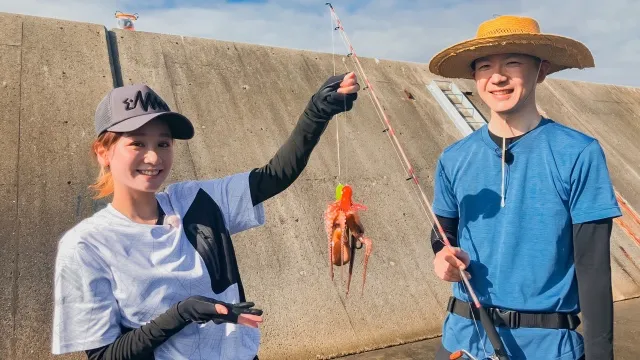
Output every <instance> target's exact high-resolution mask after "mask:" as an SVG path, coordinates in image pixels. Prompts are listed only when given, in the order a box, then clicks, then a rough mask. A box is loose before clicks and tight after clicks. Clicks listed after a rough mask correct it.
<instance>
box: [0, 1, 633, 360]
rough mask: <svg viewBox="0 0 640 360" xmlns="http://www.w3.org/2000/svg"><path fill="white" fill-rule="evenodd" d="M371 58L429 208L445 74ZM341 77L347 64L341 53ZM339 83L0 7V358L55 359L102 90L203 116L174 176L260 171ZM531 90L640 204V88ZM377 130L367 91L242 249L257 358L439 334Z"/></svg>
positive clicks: (246, 54)
mask: <svg viewBox="0 0 640 360" xmlns="http://www.w3.org/2000/svg"><path fill="white" fill-rule="evenodd" d="M361 60H362V62H363V66H364V68H365V70H366V71H367V75H368V76H369V78H370V80H371V82H372V83H373V84H374V86H375V89H376V93H377V95H378V96H379V98H380V100H381V102H382V105H383V106H384V107H385V110H386V111H387V113H388V115H389V117H390V120H391V123H392V126H393V127H394V129H395V131H396V132H397V135H398V137H399V139H400V141H401V142H402V145H403V147H404V149H405V151H406V154H407V156H408V158H409V159H410V161H411V162H412V164H413V165H414V167H415V170H416V172H417V175H418V177H419V178H420V180H421V181H422V186H423V190H424V191H425V193H426V194H427V195H428V196H429V197H430V198H431V197H432V192H433V189H432V182H433V180H432V174H433V171H434V164H435V161H436V159H437V157H438V155H439V154H440V152H441V151H442V149H443V148H444V147H446V146H447V145H449V144H451V143H452V142H454V141H455V140H457V139H459V138H460V134H459V133H458V131H457V130H456V128H455V127H454V126H453V123H452V122H451V121H450V120H449V119H448V118H447V115H446V114H445V112H444V111H443V110H442V109H441V108H440V107H439V105H438V104H437V102H436V101H435V100H434V98H433V97H432V96H431V94H429V92H428V91H427V90H426V85H427V84H428V83H429V82H430V81H431V80H433V79H435V78H436V77H435V76H434V75H432V74H430V73H429V72H428V70H427V66H426V64H413V63H404V62H396V61H374V59H361ZM345 63H346V64H348V65H349V67H350V68H351V69H352V68H353V66H352V65H351V64H350V60H348V59H347V60H346V62H345ZM336 66H337V71H342V70H344V65H342V57H336ZM332 73H333V63H332V56H331V54H323V53H315V52H308V51H299V50H289V49H283V48H272V47H265V46H257V45H249V44H239V43H230V42H223V41H216V40H206V39H197V38H187V37H181V36H170V35H162V34H152V33H142V32H127V31H120V30H115V31H107V30H106V29H105V28H104V27H103V26H101V25H95V24H86V23H78V22H68V21H58V20H52V19H44V18H36V17H28V16H19V15H13V14H3V13H0V90H1V91H2V96H0V130H1V133H0V134H1V135H0V136H1V137H0V139H2V141H1V142H0V144H1V148H0V151H2V153H3V154H4V156H2V157H1V158H0V179H1V182H0V185H1V186H0V194H1V196H2V198H1V201H0V206H2V208H1V209H2V210H4V213H5V214H6V215H5V216H4V217H3V220H2V223H1V224H0V225H1V228H0V234H1V235H2V239H3V240H4V241H2V242H1V243H0V246H1V247H2V261H1V262H0V275H2V277H1V278H0V297H1V299H2V300H3V301H2V302H1V303H0V306H1V307H2V308H1V309H2V310H3V311H4V314H5V316H3V317H2V319H1V320H0V321H1V323H0V325H1V326H0V358H3V359H4V358H7V359H49V358H53V356H52V355H51V354H50V343H51V331H55V329H52V328H51V320H52V296H53V292H52V282H53V266H54V260H55V253H56V247H57V241H58V239H59V237H60V235H61V234H62V233H63V232H64V231H66V230H67V229H69V228H70V227H72V226H73V225H74V224H76V223H77V222H78V221H80V220H81V219H82V218H84V217H86V216H89V215H91V214H92V213H93V212H94V211H96V210H97V209H99V208H100V207H102V206H104V202H94V201H93V200H91V198H90V196H89V193H88V191H87V186H88V185H89V184H90V183H91V182H92V181H93V180H94V179H95V176H96V175H97V168H96V166H95V164H94V163H93V161H92V159H91V158H90V157H89V155H88V154H89V145H90V143H91V141H92V139H93V115H94V111H95V108H96V106H97V104H98V102H99V101H100V99H101V98H102V97H103V96H104V94H105V93H106V92H107V91H108V90H109V89H111V88H112V87H113V86H114V85H119V84H130V83H137V82H146V83H148V84H149V85H150V86H151V87H152V88H154V89H155V90H156V91H157V92H158V93H159V94H160V95H161V96H162V97H163V98H164V99H165V100H166V101H167V102H168V104H169V106H170V107H171V108H172V109H173V110H177V111H180V112H182V113H184V114H185V115H186V116H188V117H189V118H190V119H191V120H192V121H193V122H194V125H195V127H196V136H195V138H194V139H192V140H190V141H189V142H188V143H186V142H179V143H178V146H177V148H176V159H175V164H174V168H173V172H172V175H171V177H170V179H169V182H174V181H181V180H186V179H193V178H200V179H203V178H211V177H219V176H224V175H228V174H231V173H234V172H239V171H246V170H249V169H251V168H254V167H259V166H262V165H264V164H265V163H266V162H267V161H268V160H269V159H270V158H271V156H272V155H273V154H274V153H275V151H277V149H278V147H279V146H280V145H281V144H282V143H283V142H284V141H285V140H286V138H287V137H288V135H289V133H290V131H291V130H292V129H293V127H294V125H295V123H296V121H297V119H298V116H299V115H300V113H301V111H302V110H303V109H304V107H305V106H306V104H307V102H308V100H309V97H310V96H311V94H312V93H313V92H315V91H316V90H317V88H318V87H319V86H320V85H321V84H322V83H323V82H324V80H325V79H326V78H327V77H328V76H330V75H331V74H332ZM457 83H458V84H459V85H460V87H462V88H465V89H468V90H470V91H474V90H475V89H473V86H472V84H471V83H469V82H457ZM406 92H409V93H411V95H412V99H410V98H408V97H407V95H406ZM538 94H539V95H538V96H539V100H540V106H541V108H542V109H543V110H544V111H545V112H547V114H548V115H549V116H550V117H552V118H554V119H555V120H557V121H558V122H561V123H565V124H567V125H569V126H573V127H576V128H578V129H579V130H582V131H585V132H587V133H589V134H590V135H593V136H596V137H597V138H599V139H600V140H601V142H602V144H603V147H604V148H605V152H606V154H607V160H608V162H609V166H610V169H611V173H612V179H613V182H614V185H615V186H616V189H617V190H618V191H619V193H620V194H621V196H622V197H624V199H626V201H628V203H629V206H630V208H635V209H640V182H638V174H640V159H639V157H640V151H639V150H640V145H638V141H637V138H638V137H640V121H639V120H638V114H640V90H638V89H633V88H619V87H615V86H606V85H597V84H589V83H578V82H570V81H561V80H550V81H548V82H545V83H544V85H543V86H541V87H540V88H539V91H538ZM476 97H477V96H476ZM471 98H472V100H474V99H473V96H471ZM478 107H479V108H480V109H481V111H483V112H484V113H485V114H486V108H483V107H482V106H480V105H479V106H478ZM336 120H337V121H336ZM605 124H608V125H609V126H606V125H605ZM336 127H339V132H340V155H341V157H340V168H341V171H340V177H339V178H338V156H337V151H336V145H337V144H336ZM384 128H385V127H384V125H383V124H382V123H381V121H380V120H379V118H378V116H377V114H376V112H375V110H374V108H373V106H372V105H371V101H370V99H369V97H368V95H367V92H366V91H362V92H361V94H360V97H359V100H358V102H357V104H356V106H355V107H354V109H353V110H352V111H351V112H349V113H347V114H346V116H339V117H338V118H336V119H334V121H332V123H331V124H330V125H329V127H328V129H327V131H326V133H325V134H324V136H323V138H322V140H321V141H320V143H319V144H318V146H317V148H316V150H315V151H314V154H313V155H312V157H311V160H310V162H309V165H308V166H307V168H306V170H305V172H304V173H303V174H302V176H301V177H300V178H299V179H298V180H297V181H296V182H295V183H294V185H292V186H291V187H290V188H289V189H287V190H286V191H285V192H283V193H282V194H280V195H279V196H277V197H276V198H273V199H271V200H268V201H267V202H266V204H265V206H266V219H267V223H266V225H265V226H264V227H262V228H258V229H252V230H250V231H247V232H244V233H241V234H239V235H237V236H235V237H234V246H235V249H236V253H237V256H238V262H239V265H240V271H241V274H242V276H243V281H244V285H245V290H246V293H247V297H248V299H249V300H251V301H255V302H256V303H257V304H258V306H259V307H261V308H262V309H264V310H265V324H264V326H263V331H262V333H263V340H262V345H261V350H260V354H259V355H260V358H261V359H315V358H317V357H329V356H334V355H340V354H347V353H353V352H360V351H364V350H367V349H374V348H379V347H384V346H389V345H392V344H398V343H404V342H409V341H414V340H418V339H423V338H427V337H434V336H438V335H439V334H440V326H441V322H442V319H443V317H444V308H445V305H446V300H447V298H448V294H449V287H448V285H446V284H443V283H442V282H441V281H439V280H438V279H437V278H436V277H435V275H434V274H433V271H432V260H433V255H432V252H431V249H430V245H429V242H428V232H429V229H430V224H429V222H428V221H427V219H426V215H425V213H424V210H423V209H422V208H421V206H420V203H419V201H418V197H417V193H416V191H415V188H414V187H413V185H412V183H411V182H410V181H407V180H406V173H405V172H404V170H403V167H402V166H401V163H400V161H399V160H398V158H397V156H396V154H395V151H394V148H393V147H392V145H391V142H390V141H389V138H388V135H387V134H386V133H385V132H383V130H384ZM605 130H607V131H609V130H610V131H612V133H608V132H605ZM338 181H341V182H343V183H349V184H352V185H353V186H354V200H355V201H357V202H360V203H364V204H365V205H367V206H368V207H369V210H367V211H364V212H363V213H362V220H363V223H364V226H365V228H366V231H367V233H368V235H369V236H370V237H371V238H372V240H373V246H374V252H373V255H372V257H371V258H370V260H369V267H368V274H367V284H366V287H365V290H364V295H363V296H362V297H360V292H359V290H360V286H361V282H362V263H361V260H362V251H360V252H358V253H357V254H356V264H355V266H354V275H353V282H352V294H351V295H350V296H349V297H348V298H345V296H344V293H345V287H344V285H343V284H344V283H343V282H341V281H340V272H339V270H340V269H336V270H338V271H337V272H336V281H335V282H334V283H332V282H331V281H330V279H329V272H328V267H327V255H326V249H327V246H326V236H325V233H324V228H323V221H322V212H323V211H324V209H325V207H326V205H327V204H328V203H329V202H330V201H331V200H332V199H333V197H334V189H335V186H336V184H337V182H338ZM625 216H626V217H625V218H624V220H625V221H626V222H625V223H624V224H623V225H625V224H628V227H629V229H630V230H625V228H624V227H623V226H621V225H620V224H616V228H615V229H614V238H613V244H612V259H613V261H612V267H613V278H614V296H615V298H616V299H617V300H620V299H626V298H631V297H637V296H640V285H638V284H639V283H640V268H639V267H638V266H639V263H640V260H639V259H640V246H639V245H640V244H637V243H635V241H634V240H633V238H632V236H630V235H629V233H631V234H634V233H635V234H640V229H638V228H637V227H636V226H640V223H638V224H637V225H636V223H635V222H634V221H635V220H634V219H633V214H632V213H628V214H626V215H625ZM57 358H68V359H83V358H86V357H85V356H84V355H83V354H73V355H68V356H62V357H57Z"/></svg>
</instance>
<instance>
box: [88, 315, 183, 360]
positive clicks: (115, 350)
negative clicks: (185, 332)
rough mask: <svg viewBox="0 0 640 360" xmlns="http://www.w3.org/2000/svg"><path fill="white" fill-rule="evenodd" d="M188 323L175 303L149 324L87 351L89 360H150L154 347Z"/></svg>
mask: <svg viewBox="0 0 640 360" xmlns="http://www.w3.org/2000/svg"><path fill="white" fill-rule="evenodd" d="M188 323H189V322H187V321H186V320H185V319H183V318H182V317H181V316H180V314H179V313H178V310H177V305H175V306H172V307H171V308H170V309H169V310H167V311H166V312H165V313H164V314H162V315H160V316H158V317H157V318H155V319H154V320H152V321H151V322H149V323H148V324H145V325H143V326H142V327H140V328H138V329H133V330H131V331H129V332H127V333H125V334H123V335H120V336H119V337H118V338H117V339H116V341H114V342H113V343H112V344H109V345H106V346H103V347H100V348H97V349H92V350H87V351H85V352H86V353H87V358H88V359H89V360H150V359H153V350H154V349H156V348H157V347H158V346H160V345H162V344H163V343H164V342H165V341H166V340H167V339H169V338H170V337H171V336H173V335H174V334H176V333H178V332H179V331H180V330H182V329H183V328H184V327H185V326H186V325H187V324H188Z"/></svg>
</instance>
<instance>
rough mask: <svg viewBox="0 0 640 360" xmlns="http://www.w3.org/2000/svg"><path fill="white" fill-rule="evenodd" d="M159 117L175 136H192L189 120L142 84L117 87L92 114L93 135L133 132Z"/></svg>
mask: <svg viewBox="0 0 640 360" xmlns="http://www.w3.org/2000/svg"><path fill="white" fill-rule="evenodd" d="M160 117H161V118H162V119H163V120H165V121H166V122H167V125H169V129H171V136H172V137H173V138H174V139H181V140H188V139H191V138H192V137H193V134H194V129H193V125H192V124H191V121H190V120H189V119H187V118H186V117H185V116H184V115H182V114H179V113H177V112H173V111H171V109H169V106H168V105H167V103H166V102H164V100H162V98H161V97H160V96H159V95H158V94H156V92H155V91H153V90H152V89H151V88H150V87H149V86H147V85H145V84H133V85H126V86H122V87H117V88H114V89H112V90H111V91H109V93H108V94H107V95H106V96H105V97H104V98H103V99H102V101H101V102H100V104H98V108H97V109H96V114H95V128H96V136H100V134H102V133H103V132H105V131H113V132H128V131H133V130H135V129H137V128H139V127H141V126H142V125H144V124H146V123H148V122H149V121H151V120H153V119H157V118H160Z"/></svg>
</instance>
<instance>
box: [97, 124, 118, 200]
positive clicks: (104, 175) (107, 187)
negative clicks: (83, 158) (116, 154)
mask: <svg viewBox="0 0 640 360" xmlns="http://www.w3.org/2000/svg"><path fill="white" fill-rule="evenodd" d="M121 136H122V135H121V134H119V133H114V132H109V131H107V132H105V133H103V134H100V136H98V138H97V139H95V140H94V141H93V144H92V145H91V155H92V157H93V158H94V159H96V161H97V156H98V150H99V149H100V148H104V149H105V150H109V149H110V148H111V147H112V146H113V145H114V144H115V143H116V142H117V141H118V140H119V139H120V137H121ZM89 189H91V190H92V191H94V192H95V195H94V196H93V199H94V200H98V199H102V198H105V197H107V196H109V195H111V194H112V193H113V177H112V176H111V171H110V170H109V166H102V165H100V173H99V174H98V177H97V179H96V181H95V182H94V183H93V184H91V185H89Z"/></svg>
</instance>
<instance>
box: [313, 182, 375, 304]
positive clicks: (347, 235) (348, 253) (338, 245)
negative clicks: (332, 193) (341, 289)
mask: <svg viewBox="0 0 640 360" xmlns="http://www.w3.org/2000/svg"><path fill="white" fill-rule="evenodd" d="M352 195H353V189H352V188H351V186H350V185H342V184H340V185H338V187H337V188H336V201H334V202H332V203H331V204H329V206H327V209H326V210H325V212H324V225H325V230H326V232H327V236H328V241H329V268H330V270H329V275H330V276H331V280H332V281H333V266H334V265H336V266H342V265H346V264H349V278H348V280H347V295H349V287H350V285H351V274H352V272H353V257H354V255H355V251H356V249H360V248H362V246H363V245H364V247H365V252H364V269H363V273H362V291H364V283H365V280H366V277H367V263H368V260H369V255H371V239H369V238H367V237H365V236H364V227H363V226H362V223H361V222H360V217H359V215H358V211H360V210H366V209H367V207H366V206H364V205H362V204H358V203H354V202H353V200H352ZM358 243H360V245H359V247H357V245H358Z"/></svg>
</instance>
